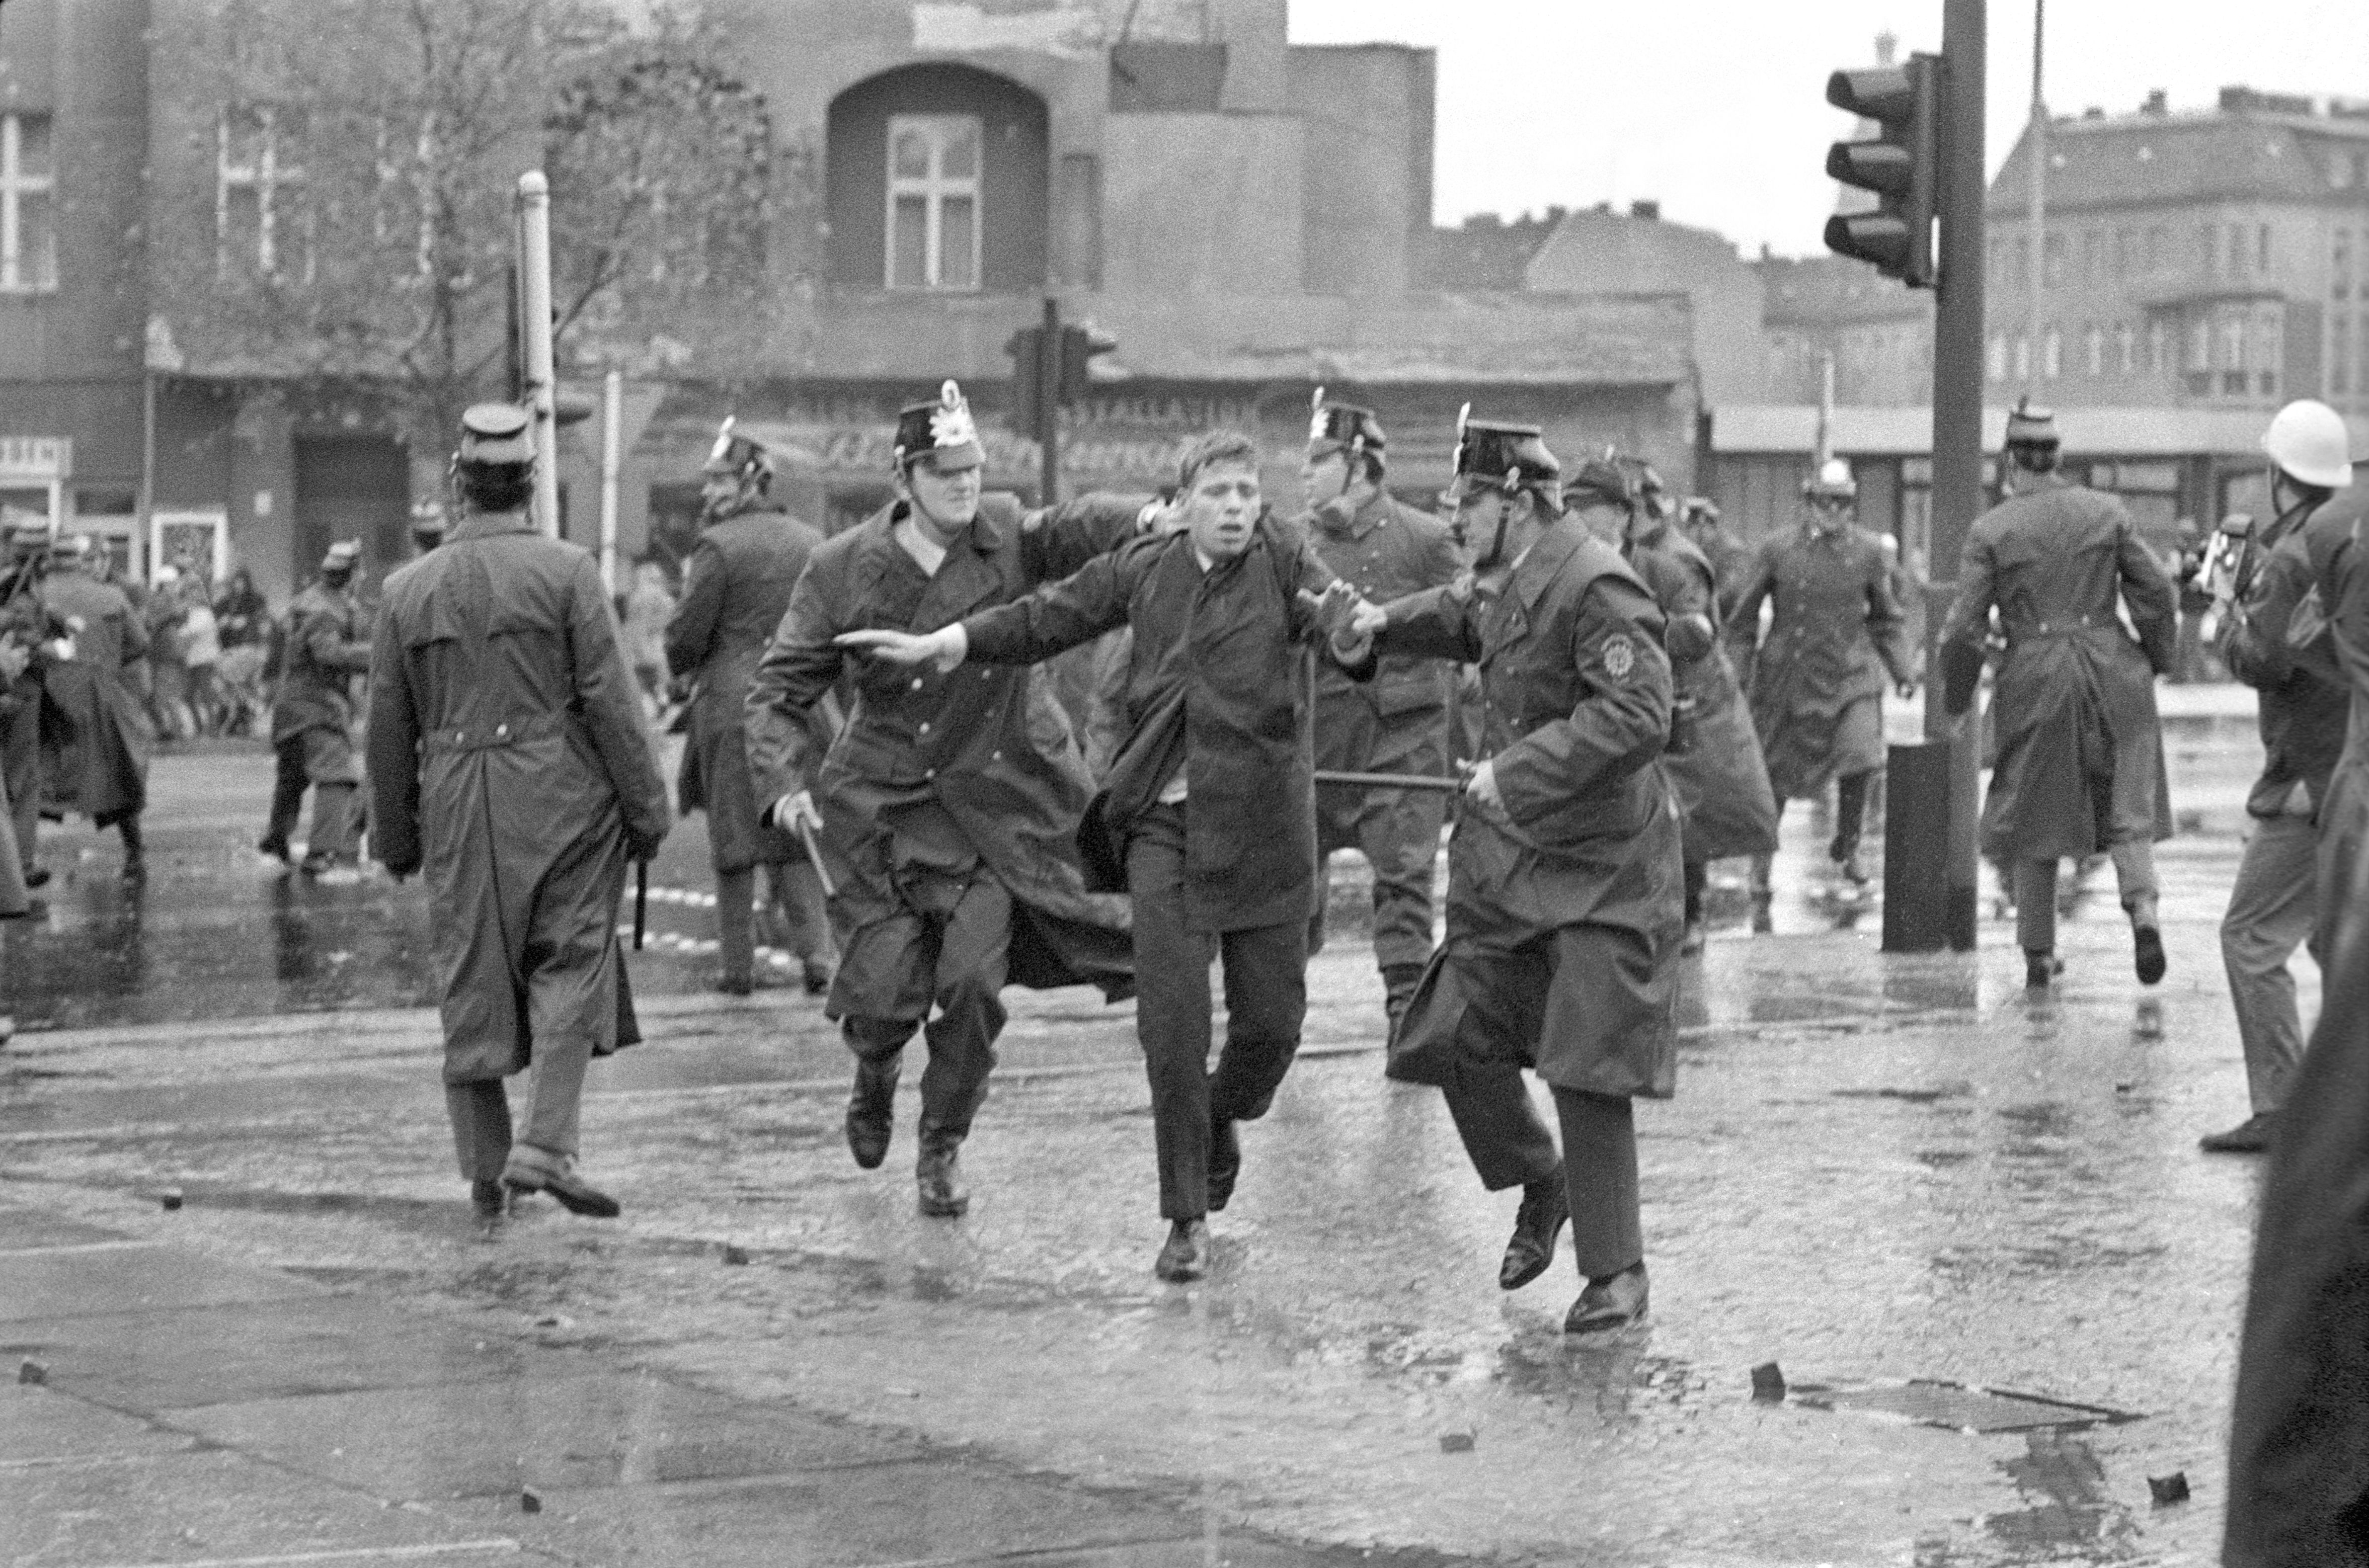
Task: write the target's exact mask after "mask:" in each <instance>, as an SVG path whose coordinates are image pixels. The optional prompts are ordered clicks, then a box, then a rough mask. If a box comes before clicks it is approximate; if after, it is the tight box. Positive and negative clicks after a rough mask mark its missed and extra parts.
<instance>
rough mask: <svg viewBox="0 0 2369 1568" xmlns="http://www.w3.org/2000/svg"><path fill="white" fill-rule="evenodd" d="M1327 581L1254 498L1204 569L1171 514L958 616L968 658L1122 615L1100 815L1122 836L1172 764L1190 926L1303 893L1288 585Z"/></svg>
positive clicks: (1310, 874)
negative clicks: (1245, 532)
mask: <svg viewBox="0 0 2369 1568" xmlns="http://www.w3.org/2000/svg"><path fill="white" fill-rule="evenodd" d="M1332 581H1333V573H1332V571H1331V570H1330V568H1328V567H1326V566H1325V565H1324V563H1323V561H1322V559H1321V558H1320V557H1319V556H1318V555H1317V554H1316V553H1315V551H1314V550H1313V549H1311V548H1310V546H1309V544H1308V543H1307V540H1306V538H1305V537H1304V535H1303V534H1302V533H1301V532H1300V531H1299V529H1298V528H1297V527H1295V526H1293V525H1291V524H1289V523H1286V522H1284V521H1281V520H1279V519H1277V518H1276V517H1274V516H1273V515H1272V514H1269V515H1267V516H1265V517H1263V518H1261V519H1260V521H1259V525H1258V528H1257V531H1256V532H1254V533H1253V537H1252V540H1251V543H1250V545H1249V547H1248V548H1247V549H1245V550H1244V551H1243V552H1242V554H1241V555H1237V556H1234V557H1233V558H1232V559H1230V560H1226V561H1219V562H1217V563H1215V564H1214V565H1212V566H1211V567H1209V568H1208V569H1207V571H1204V570H1202V568H1201V564H1200V561H1199V559H1198V557H1197V555H1196V552H1195V550H1194V547H1193V536H1192V534H1191V533H1190V532H1186V531H1182V530H1180V531H1178V532H1173V533H1166V534H1161V535H1157V536H1154V537H1150V538H1145V539H1139V540H1137V541H1135V542H1134V543H1132V544H1128V545H1127V546H1125V547H1124V548H1122V549H1119V550H1116V551H1114V552H1112V553H1111V554H1109V555H1104V556H1100V557H1097V558H1096V559H1094V560H1093V561H1089V562H1088V563H1087V564H1086V566H1085V567H1084V568H1083V569H1082V570H1081V571H1080V572H1078V573H1077V574H1076V575H1075V576H1073V577H1071V578H1069V579H1068V580H1066V581H1064V582H1059V583H1055V584H1052V585H1050V586H1048V587H1047V588H1044V589H1039V590H1038V591H1037V592H1036V593H1034V594H1032V595H1030V596H1029V597H1027V598H1025V599H1023V600H1019V601H1015V602H1013V603H1011V604H1008V605H1004V606H1001V607H999V608H996V609H992V610H988V611H983V612H978V613H977V614H974V615H971V616H969V617H967V619H966V620H965V621H964V623H963V630H964V633H965V635H967V637H968V638H969V640H970V658H972V659H974V660H978V661H980V662H983V663H986V664H990V665H994V664H1025V663H1032V662H1034V661H1036V660H1037V659H1041V658H1048V657H1050V656H1051V655H1053V654H1056V653H1059V651H1061V650H1062V649H1063V648H1066V647H1076V646H1077V645H1078V644H1080V643H1082V642H1085V641H1087V640H1089V639H1091V638H1093V637H1096V636H1099V635H1102V634H1103V633H1104V632H1107V631H1109V630H1111V629H1112V628H1114V627H1116V626H1121V625H1127V626H1131V627H1132V628H1133V629H1134V634H1135V635H1134V638H1133V646H1132V647H1131V649H1130V651H1129V656H1128V662H1127V697H1126V704H1125V706H1126V712H1127V725H1128V734H1127V740H1126V741H1125V742H1124V743H1123V744H1122V745H1121V746H1120V748H1119V753H1118V757H1117V760H1116V761H1115V762H1114V763H1113V764H1112V768H1111V776H1110V779H1109V782H1108V790H1109V795H1108V800H1109V802H1110V804H1111V807H1112V819H1111V820H1110V821H1109V822H1108V826H1109V828H1110V829H1111V830H1113V831H1114V832H1116V833H1117V834H1118V835H1120V836H1122V837H1123V836H1124V834H1125V832H1126V830H1127V822H1128V819H1129V818H1131V817H1132V816H1133V815H1134V814H1135V813H1136V812H1138V811H1139V810H1140V809H1141V808H1142V807H1148V806H1150V804H1151V803H1152V802H1153V801H1155V800H1156V799H1157V798H1158V797H1159V795H1160V794H1161V793H1162V789H1163V787H1164V786H1165V785H1166V784H1168V782H1169V781H1170V780H1171V779H1173V777H1174V776H1175V774H1176V771H1177V769H1178V768H1180V767H1181V768H1182V769H1183V770H1184V784H1185V799H1186V809H1185V815H1184V867H1185V908H1186V916H1185V918H1186V921H1187V922H1188V924H1189V926H1190V927H1191V929H1194V930H1196V931H1210V932H1223V931H1250V930H1256V929H1258V928H1260V927H1263V926H1272V925H1281V924H1284V923H1286V922H1287V921H1305V920H1307V919H1308V917H1309V915H1310V912H1311V911H1312V910H1314V909H1315V907H1316V904H1315V899H1316V806H1315V795H1314V789H1313V781H1312V779H1311V778H1310V774H1311V773H1312V771H1313V766H1314V764H1313V761H1312V759H1313V728H1312V715H1313V712H1314V704H1313V702H1312V701H1311V698H1310V671H1309V658H1308V645H1309V644H1310V643H1311V642H1313V641H1316V640H1318V639H1319V638H1320V637H1321V636H1322V631H1321V629H1320V628H1319V626H1318V624H1317V622H1316V618H1315V615H1314V612H1313V611H1312V609H1311V607H1310V603H1309V601H1307V600H1305V599H1303V598H1302V597H1301V595H1302V594H1303V593H1308V594H1312V593H1317V592H1321V591H1322V589H1324V588H1325V587H1326V586H1327V585H1329V584H1330V583H1331V582H1332ZM1370 668H1371V667H1370V665H1368V670H1370ZM957 673H958V674H959V672H957Z"/></svg>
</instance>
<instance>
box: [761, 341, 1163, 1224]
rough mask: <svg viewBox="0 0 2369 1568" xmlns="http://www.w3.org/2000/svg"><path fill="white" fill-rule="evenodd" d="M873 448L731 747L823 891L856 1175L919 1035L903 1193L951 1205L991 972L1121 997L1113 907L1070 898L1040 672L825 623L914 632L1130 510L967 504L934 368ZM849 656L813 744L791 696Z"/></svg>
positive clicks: (975, 487) (1104, 500)
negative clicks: (845, 686)
mask: <svg viewBox="0 0 2369 1568" xmlns="http://www.w3.org/2000/svg"><path fill="white" fill-rule="evenodd" d="M892 461H893V462H894V464H895V469H894V475H893V479H894V484H895V486H896V493H897V499H896V500H895V501H894V502H893V503H891V504H890V505H889V506H887V507H886V508H884V509H881V510H880V511H878V512H876V513H875V514H874V515H873V516H872V517H871V518H869V519H867V520H866V521H864V522H862V523H860V524H858V525H857V526H856V527H854V528H851V529H849V530H847V531H846V532H843V533H840V534H837V535H835V536H833V537H832V538H830V539H828V540H826V541H824V543H823V544H821V545H819V546H818V548H817V549H816V550H815V552H814V554H813V555H812V556H811V557H810V558H809V560H808V561H807V569H806V572H805V574H804V575H803V576H801V577H800V578H799V579H798V584H797V588H796V589H795V592H793V593H792V594H791V596H790V607H789V610H788V612H786V613H785V614H784V615H783V617H782V622H781V624H780V626H779V627H777V628H776V629H775V631H774V633H773V636H772V642H771V643H769V644H768V645H767V647H766V648H765V652H764V656H763V658H761V660H760V661H759V662H758V666H757V670H756V673H755V674H754V675H753V676H752V677H751V678H750V682H749V694H748V698H747V710H748V742H747V744H748V750H749V763H750V771H751V773H752V774H753V775H754V778H755V781H756V784H757V789H758V795H759V798H761V799H763V800H766V801H769V802H771V803H772V818H773V821H774V822H775V824H776V825H777V826H784V827H786V826H788V825H789V824H790V821H791V819H792V818H794V817H795V818H805V819H807V822H808V823H809V826H811V827H812V828H813V830H815V831H816V833H817V834H818V838H819V840H820V842H821V846H822V852H823V857H824V862H825V864H826V865H827V866H828V867H829V869H830V877H831V881H832V883H833V885H834V886H835V887H837V889H838V892H837V895H836V896H835V897H834V898H832V900H831V904H830V917H831V925H832V930H833V933H834V934H835V935H836V936H837V937H838V939H839V950H840V963H839V970H838V973H837V974H836V975H835V976H834V977H833V979H832V980H831V986H830V995H829V998H828V1000H827V1001H825V1003H824V1011H825V1012H826V1013H828V1014H829V1015H830V1017H831V1018H833V1019H835V1020H837V1021H838V1022H839V1025H840V1032H841V1036H843V1037H844V1038H845V1039H846V1041H847V1046H848V1049H849V1050H850V1051H852V1052H853V1054H854V1056H855V1064H856V1066H855V1086H854V1089H853V1093H851V1095H850V1096H849V1101H848V1108H847V1142H848V1150H849V1151H850V1152H851V1153H852V1154H853V1156H854V1157H855V1162H856V1163H857V1164H858V1165H859V1166H862V1167H863V1168H864V1169H865V1170H871V1169H873V1168H875V1167H876V1166H878V1165H879V1164H880V1162H882V1161H883V1160H885V1159H886V1158H887V1153H888V1143H889V1136H890V1129H891V1125H892V1120H891V1115H892V1112H893V1110H894V1106H895V1098H896V1092H897V1076H898V1064H899V1062H900V1060H901V1059H902V1057H903V1053H904V1048H905V1044H906V1042H907V1041H909V1040H910V1039H911V1038H912V1037H913V1035H914V1033H915V1032H916V1031H917V1030H918V1031H920V1032H921V1035H922V1036H923V1038H924V1039H925V1040H926V1041H927V1043H928V1047H929V1066H928V1068H927V1069H926V1070H924V1071H923V1073H922V1075H921V1129H920V1145H921V1147H920V1150H919V1155H918V1158H917V1159H916V1162H915V1167H914V1177H915V1185H916V1186H917V1188H918V1189H919V1191H918V1198H919V1207H920V1209H921V1212H922V1213H923V1214H927V1215H933V1216H939V1217H946V1218H951V1217H953V1216H956V1215H959V1214H961V1213H963V1212H964V1211H965V1209H967V1207H969V1203H970V1197H969V1194H968V1192H967V1190H966V1189H965V1187H964V1185H963V1184H962V1181H961V1176H960V1173H959V1171H958V1169H957V1166H956V1155H957V1153H958V1151H959V1150H960V1149H961V1147H962V1142H963V1139H965V1138H966V1137H967V1136H968V1135H969V1132H970V1128H971V1122H972V1118H973V1117H974V1116H976V1115H977V1114H978V1107H979V1104H980V1103H981V1102H982V1101H983V1100H985V1098H986V1096H987V1079H988V1073H989V1071H990V1070H991V1069H992V1068H993V1067H994V1065H995V1040H996V1036H998V1035H1000V1034H1001V1032H1002V1029H1003V1022H1004V1010H1003V1004H1002V1002H1001V1000H999V993H1001V990H1003V987H1004V984H1005V981H1006V980H1007V979H1009V980H1012V981H1015V982H1017V983H1019V984H1021V985H1024V986H1029V987H1032V988H1041V987H1049V986H1068V985H1081V984H1093V985H1097V986H1099V987H1101V988H1102V990H1104V994H1105V995H1108V996H1110V997H1112V998H1114V999H1116V998H1118V997H1121V996H1125V995H1127V994H1130V992H1131V990H1132V988H1133V978H1132V972H1131V968H1130V965H1129V959H1128V952H1127V916H1126V910H1125V908H1124V906H1123V905H1121V904H1120V903H1119V902H1118V901H1117V900H1116V899H1114V898H1095V897H1093V895H1090V894H1089V893H1088V892H1087V891H1086V887H1085V878H1084V874H1083V872H1082V871H1081V869H1080V867H1079V864H1078V852H1077V845H1076V834H1077V828H1078V820H1079V818H1081V816H1082V815H1083V814H1084V812H1085V808H1086V802H1087V800H1088V798H1089V796H1090V795H1092V793H1093V788H1092V784H1091V782H1090V781H1089V779H1088V778H1087V776H1086V770H1085V763H1084V762H1083V761H1082V760H1081V758H1080V757H1079V755H1078V752H1077V748H1076V745H1075V743H1074V741H1073V740H1072V739H1071V738H1070V729H1069V726H1068V723H1067V721H1066V720H1065V719H1064V718H1063V717H1062V715H1061V714H1060V712H1059V709H1058V707H1057V706H1056V705H1055V704H1054V700H1053V697H1052V695H1051V693H1050V692H1048V691H1047V689H1046V688H1045V686H1044V685H1043V684H1042V683H1041V682H1039V681H1036V680H1034V679H1033V678H1032V677H1031V675H1030V672H1029V671H1027V670H996V669H988V668H979V669H974V670H960V671H957V672H956V673H955V674H952V675H940V674H938V673H936V672H935V671H930V670H922V671H915V670H898V669H896V668H893V667H891V666H888V665H885V664H882V663H879V662H876V661H871V660H857V661H851V659H850V657H849V655H848V653H847V650H846V649H845V648H843V647H841V646H840V645H839V643H838V642H837V640H836V639H837V638H838V637H839V635H841V633H843V632H848V631H852V630H854V629H856V628H859V627H877V626H888V627H896V628H898V629H902V630H909V631H916V632H926V631H931V630H933V629H935V628H936V627H939V626H943V625H945V624H948V623H950V622H953V621H956V620H959V619H960V618H961V617H962V616H964V615H966V614H968V613H970V612H973V611H975V610H978V609H979V608H981V607H983V606H985V605H990V604H1000V603H1002V602H1004V601H1007V600H1011V599H1015V598H1017V597H1019V596H1020V595H1021V594H1023V593H1025V592H1027V591H1028V590H1029V589H1032V588H1035V587H1036V585H1037V584H1039V583H1042V582H1046V581H1048V580H1051V579H1053V578H1059V577H1062V576H1064V575H1066V574H1067V573H1068V572H1069V571H1070V569H1071V568H1073V567H1076V566H1078V565H1080V564H1081V563H1082V562H1084V561H1085V560H1086V559H1088V558H1089V557H1090V556H1093V555H1097V554H1099V553H1101V552H1102V551H1104V550H1107V549H1109V548H1110V547H1111V546H1112V545H1114V544H1117V543H1119V542H1120V541H1122V540H1124V539H1127V538H1128V537H1131V536H1132V535H1133V534H1134V533H1135V532H1137V530H1138V529H1139V527H1140V526H1141V525H1142V522H1143V521H1144V519H1145V517H1146V515H1147V513H1148V511H1149V508H1148V505H1147V503H1146V502H1144V501H1143V500H1141V499H1135V500H1125V501H1122V500H1116V499H1113V498H1108V497H1095V496H1088V497H1083V498H1080V499H1078V500H1076V501H1073V502H1070V503H1069V504H1067V505H1064V506H1061V507H1058V508H1054V509H1050V510H1047V511H1040V512H1036V513H1032V514H1029V515H1026V516H1023V515H1022V514H1021V511H1020V509H1019V508H1018V506H1017V505H1016V504H1013V502H1012V501H1011V499H1010V498H1008V497H1000V496H999V497H993V498H985V499H982V498H981V496H980V494H979V475H980V470H981V467H982V465H983V464H985V462H986V453H985V452H984V450H983V449H982V448H981V446H980V444H979V440H978V429H977V428H976V426H975V425H974V424H973V422H972V420H971V416H970V408H969V406H968V404H967V402H966V401H965V400H964V398H963V396H962V389H961V388H960V387H958V386H956V384H955V383H953V382H951V381H950V382H947V383H944V386H943V387H941V388H940V391H939V395H938V396H937V397H936V398H934V399H932V400H931V401H929V402H925V403H916V404H912V405H910V406H907V407H906V408H905V409H904V410H903V411H902V412H901V413H900V414H899V415H898V421H897V432H896V439H895V443H894V448H893V458H892ZM851 669H852V670H853V673H854V682H853V683H854V691H855V697H854V702H853V711H851V712H850V713H849V714H848V715H847V720H846V724H845V726H844V727H842V728H841V730H840V732H839V735H838V738H836V739H834V740H832V741H831V742H830V749H829V750H828V751H826V752H821V754H820V755H818V750H819V747H818V740H817V738H816V732H815V729H814V715H815V710H816V709H817V708H818V706H819V705H820V704H822V703H823V700H824V698H825V697H826V696H827V695H829V694H830V692H831V690H832V688H833V687H834V686H835V685H836V684H837V683H838V682H839V681H840V679H841V676H842V675H844V674H846V673H847V672H848V671H849V670H851ZM809 776H811V777H812V778H813V780H814V784H813V786H812V789H811V791H809V789H808V788H807V784H806V780H807V778H808V777H809ZM925 1021H926V1024H925Z"/></svg>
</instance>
